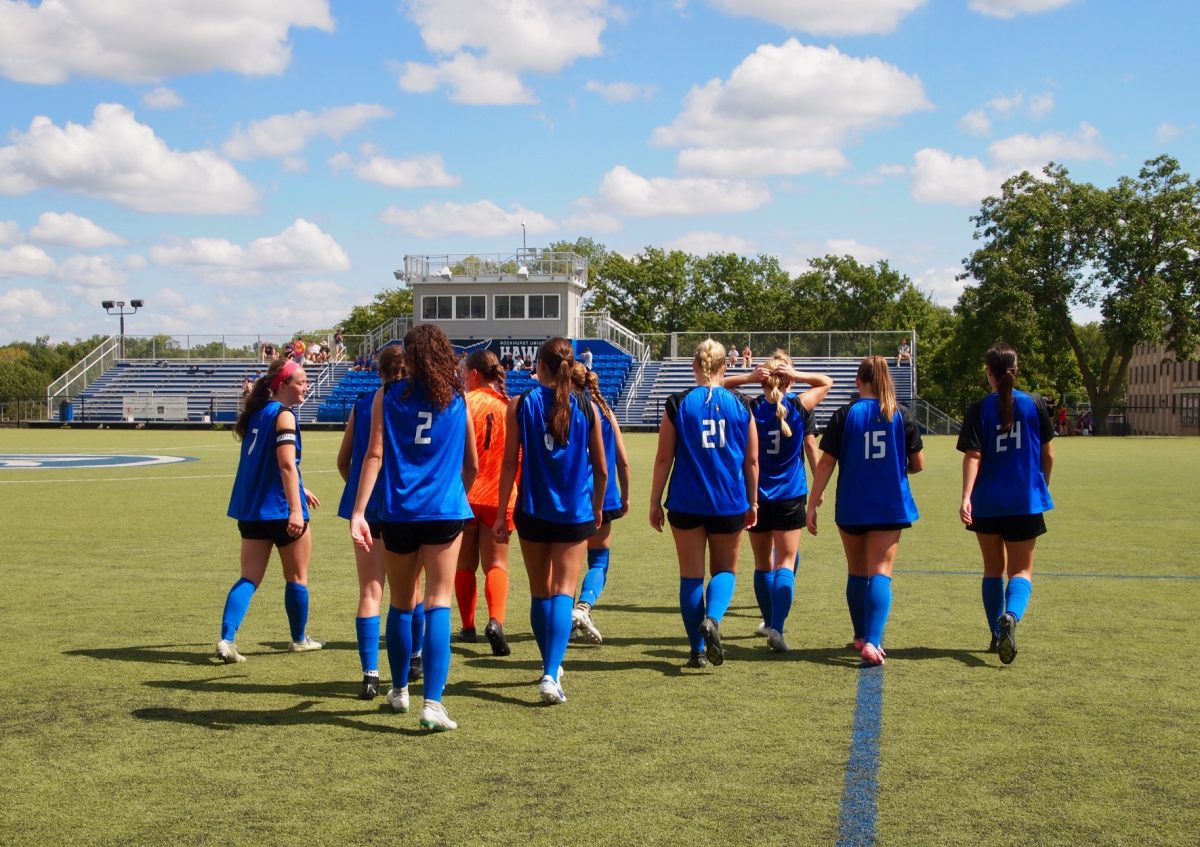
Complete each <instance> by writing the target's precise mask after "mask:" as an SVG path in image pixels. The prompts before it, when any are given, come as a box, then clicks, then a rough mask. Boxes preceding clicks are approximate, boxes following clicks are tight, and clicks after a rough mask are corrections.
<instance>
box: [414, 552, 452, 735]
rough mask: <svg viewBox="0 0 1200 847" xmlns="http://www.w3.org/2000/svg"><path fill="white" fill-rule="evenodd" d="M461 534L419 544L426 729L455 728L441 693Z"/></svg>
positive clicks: (447, 662)
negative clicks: (439, 541)
mask: <svg viewBox="0 0 1200 847" xmlns="http://www.w3.org/2000/svg"><path fill="white" fill-rule="evenodd" d="M461 545H462V533H461V532H458V533H456V534H455V536H454V538H453V539H452V540H450V541H448V542H445V543H441V544H423V545H421V562H422V564H423V565H424V570H425V649H424V651H423V653H424V656H425V662H424V664H425V681H424V685H425V690H424V696H425V703H424V706H423V707H422V709H421V719H420V723H421V726H423V727H425V728H426V729H434V730H445V729H455V728H457V726H458V724H456V723H454V721H452V720H450V717H449V715H447V714H446V710H445V708H444V706H443V705H442V694H443V693H444V692H445V690H446V680H447V678H448V677H449V675H450V604H451V602H452V598H453V594H454V573H455V571H456V569H457V566H458V552H459V548H460V546H461Z"/></svg>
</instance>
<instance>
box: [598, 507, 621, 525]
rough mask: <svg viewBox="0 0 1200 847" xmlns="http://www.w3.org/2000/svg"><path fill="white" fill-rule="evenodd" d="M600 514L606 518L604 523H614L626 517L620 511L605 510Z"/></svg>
mask: <svg viewBox="0 0 1200 847" xmlns="http://www.w3.org/2000/svg"><path fill="white" fill-rule="evenodd" d="M600 514H601V516H602V517H603V518H604V520H603V521H602V523H612V522H613V521H615V520H620V519H621V518H623V517H625V513H624V512H622V511H621V510H620V509H605V510H604V511H603V512H601V513H600Z"/></svg>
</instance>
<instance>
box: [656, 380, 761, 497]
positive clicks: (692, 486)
mask: <svg viewBox="0 0 1200 847" xmlns="http://www.w3.org/2000/svg"><path fill="white" fill-rule="evenodd" d="M666 414H667V419H668V420H670V421H671V423H672V424H673V425H674V427H675V464H674V467H673V468H672V470H671V485H670V487H669V488H668V490H667V504H666V505H667V508H668V509H670V510H673V511H678V512H687V513H690V514H694V515H706V516H714V517H725V516H729V515H739V514H743V513H744V512H746V510H748V509H749V508H750V502H749V501H748V500H747V499H746V477H745V473H744V470H743V464H744V463H745V460H746V443H747V439H748V438H749V436H750V409H749V408H748V402H747V400H746V398H745V397H743V396H742V395H740V394H736V393H734V392H732V391H730V390H729V389H727V388H721V387H715V388H711V389H710V388H707V387H705V386H701V385H698V386H696V387H695V388H691V389H688V390H687V391H680V392H678V393H676V394H672V395H671V396H670V397H668V398H667V406H666Z"/></svg>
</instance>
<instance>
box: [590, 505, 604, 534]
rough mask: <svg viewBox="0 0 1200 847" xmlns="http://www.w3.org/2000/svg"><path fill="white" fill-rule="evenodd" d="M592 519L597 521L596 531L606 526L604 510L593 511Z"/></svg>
mask: <svg viewBox="0 0 1200 847" xmlns="http://www.w3.org/2000/svg"><path fill="white" fill-rule="evenodd" d="M592 517H593V518H595V519H596V529H599V528H600V527H602V526H604V509H592Z"/></svg>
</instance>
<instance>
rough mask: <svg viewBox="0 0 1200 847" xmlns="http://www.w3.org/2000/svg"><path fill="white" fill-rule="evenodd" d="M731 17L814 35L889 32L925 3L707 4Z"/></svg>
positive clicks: (730, 0) (757, 0) (806, 0)
mask: <svg viewBox="0 0 1200 847" xmlns="http://www.w3.org/2000/svg"><path fill="white" fill-rule="evenodd" d="M711 2H712V4H713V5H714V6H716V7H717V8H718V9H720V10H722V11H724V12H727V13H729V14H731V15H742V16H745V17H752V18H759V19H761V20H764V21H767V22H769V23H773V24H778V25H779V26H783V27H788V28H789V29H798V30H803V31H804V32H810V33H813V34H814V35H866V34H869V33H872V34H883V33H888V32H891V31H892V30H893V29H895V28H896V24H897V23H899V22H900V19H901V18H903V17H904V16H905V15H907V14H909V13H910V12H913V11H914V10H916V9H919V8H920V7H921V6H923V5H925V0H837V2H830V0H711Z"/></svg>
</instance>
